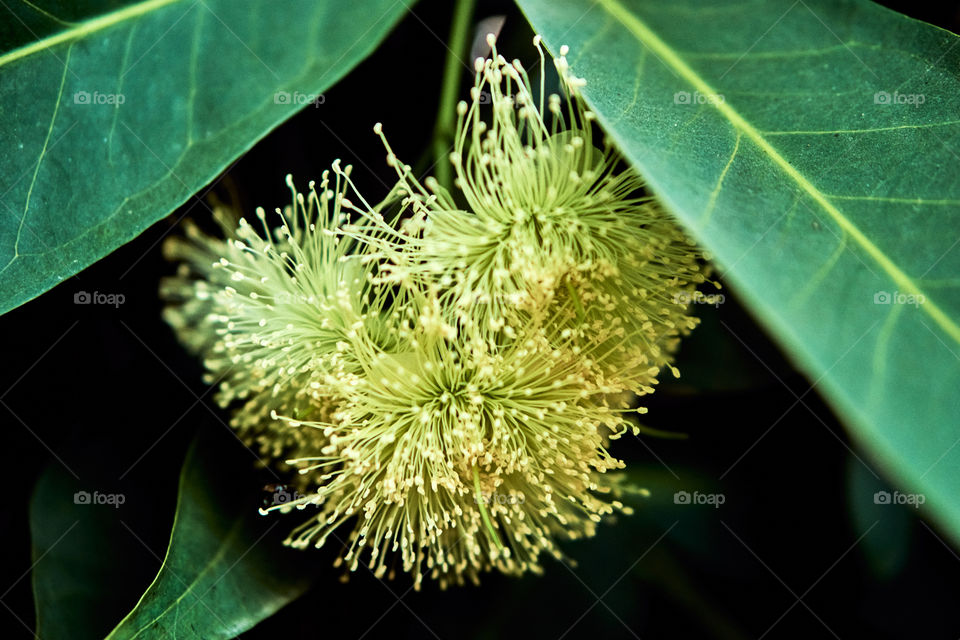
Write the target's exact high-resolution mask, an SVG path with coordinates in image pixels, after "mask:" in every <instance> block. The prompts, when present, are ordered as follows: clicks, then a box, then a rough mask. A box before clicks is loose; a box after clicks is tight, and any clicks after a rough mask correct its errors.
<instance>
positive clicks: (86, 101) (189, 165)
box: [0, 0, 406, 312]
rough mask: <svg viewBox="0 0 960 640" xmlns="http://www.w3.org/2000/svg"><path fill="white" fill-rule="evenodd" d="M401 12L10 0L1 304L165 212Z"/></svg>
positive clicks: (2, 128)
mask: <svg viewBox="0 0 960 640" xmlns="http://www.w3.org/2000/svg"><path fill="white" fill-rule="evenodd" d="M61 5H67V6H61ZM405 8H406V4H405V3H404V2H403V1H402V0H370V1H367V2H362V3H360V2H347V3H344V2H336V1H334V0H286V1H285V2H282V3H271V2H262V1H258V0H198V1H188V0H145V1H141V2H128V3H120V2H116V1H110V0H99V1H97V0H88V1H86V2H82V3H75V4H72V5H71V3H60V2H52V1H49V0H48V1H47V2H40V1H39V0H37V1H35V2H32V3H27V2H13V3H7V4H5V5H4V6H3V7H2V8H0V14H3V17H2V19H0V23H2V24H3V26H2V28H0V147H2V148H3V153H2V154H0V312H4V311H7V310H9V309H11V308H13V307H15V306H17V305H19V304H22V303H23V302H25V301H27V300H30V299H31V298H33V297H34V296H37V295H39V294H40V293H42V292H44V291H46V290H47V289H49V288H50V287H52V286H54V285H55V284H57V283H58V282H60V281H61V280H63V279H64V278H67V277H69V276H71V275H73V274H75V273H77V272H78V271H80V270H81V269H83V268H84V267H86V266H87V265H89V264H91V263H93V262H94V261H95V260H97V259H99V258H101V257H103V256H104V255H106V254H108V253H109V252H110V251H112V250H113V249H115V248H117V247H118V246H120V245H121V244H123V243H124V242H127V241H128V240H130V239H132V238H134V237H135V236H136V235H137V234H138V233H140V232H141V231H143V230H144V229H145V228H146V227H147V226H149V225H150V224H151V223H153V222H155V221H156V220H158V219H160V218H161V217H163V216H165V215H167V214H168V213H170V211H172V210H173V209H174V208H176V207H177V206H178V205H180V204H181V203H183V202H184V201H185V200H186V199H187V198H188V197H190V195H192V194H193V193H195V192H197V191H198V190H199V189H200V188H201V187H202V186H203V185H205V184H207V183H209V182H210V181H211V180H212V179H213V178H214V177H215V176H216V175H217V174H218V173H220V172H221V171H222V170H223V169H224V168H225V167H226V166H227V165H228V164H229V163H230V162H232V161H233V160H234V159H235V158H236V157H237V156H238V155H240V154H241V153H242V152H244V151H245V150H247V149H249V148H250V146H252V145H253V143H254V142H256V141H257V140H258V139H259V138H261V137H262V136H263V135H265V134H266V133H267V132H268V131H269V130H270V129H271V128H273V127H275V126H276V125H277V124H279V123H280V122H283V121H284V120H285V119H287V118H289V117H290V116H291V115H292V114H293V113H294V112H295V111H297V110H298V109H300V108H303V106H304V101H305V100H307V99H309V98H310V97H312V96H314V95H316V94H319V93H320V92H322V91H324V90H326V89H327V88H328V87H330V86H331V85H332V84H333V83H334V82H336V81H337V80H338V79H339V78H340V77H342V76H343V75H344V74H345V73H347V71H349V70H350V69H351V68H352V67H353V66H354V65H356V64H357V62H359V61H360V60H361V59H362V58H363V57H364V56H366V55H367V54H368V53H370V52H371V51H372V50H373V48H374V47H375V46H376V45H377V43H378V42H379V41H380V40H381V39H382V38H383V36H384V35H385V34H386V32H387V31H388V30H389V28H390V27H391V26H392V25H393V24H394V23H395V22H396V21H397V20H398V18H399V17H400V16H401V15H402V14H403V12H404V10H405ZM11 14H12V15H11ZM313 104H315V105H317V106H318V108H322V107H323V105H322V104H321V100H320V99H316V100H315V101H314V102H313Z"/></svg>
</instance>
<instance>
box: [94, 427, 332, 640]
mask: <svg viewBox="0 0 960 640" xmlns="http://www.w3.org/2000/svg"><path fill="white" fill-rule="evenodd" d="M223 441H226V439H225V438H222V439H221V440H217V441H213V440H212V439H211V438H208V437H203V436H201V438H200V439H199V440H198V441H197V442H195V443H194V445H193V446H192V447H191V449H190V452H189V453H188V454H187V460H186V462H185V463H184V465H183V471H182V472H181V475H180V495H179V498H178V500H177V511H176V515H175V516H174V522H173V532H172V533H171V535H170V545H169V547H168V548H167V555H166V557H165V558H164V560H163V566H162V567H161V568H160V572H159V573H158V574H157V577H156V578H155V579H154V581H153V584H151V585H150V588H149V589H147V591H146V593H144V594H143V597H141V598H140V602H138V603H137V606H136V607H135V608H134V609H133V611H131V612H130V613H129V614H128V615H127V617H126V618H124V619H123V621H122V622H121V623H120V624H119V625H117V627H116V628H115V629H114V630H113V631H112V632H111V633H110V635H109V636H108V638H109V639H110V640H122V639H124V638H139V639H140V640H149V639H150V638H173V637H176V638H198V639H200V638H202V639H204V640H207V639H212V638H224V639H226V638H233V637H235V636H237V635H238V634H240V633H243V632H244V631H246V630H247V629H249V628H251V627H253V626H254V625H255V624H257V623H258V622H260V621H261V620H263V619H264V618H267V617H268V616H270V615H272V614H273V613H275V612H276V611H277V610H279V609H280V608H281V607H283V606H284V605H286V604H287V603H289V602H290V601H291V600H293V599H295V598H296V597H298V596H299V595H301V594H302V593H303V592H304V591H305V590H306V588H307V587H308V586H309V583H310V578H311V575H312V574H313V573H314V571H313V569H314V564H313V563H312V562H309V559H307V558H304V554H303V553H302V552H299V551H294V550H292V549H289V548H287V547H284V546H282V545H281V544H280V541H281V540H282V539H283V533H285V532H284V531H281V530H280V529H279V528H282V527H290V526H292V525H290V523H289V522H287V523H284V522H281V521H280V520H277V519H267V518H261V517H260V516H258V515H257V513H256V509H257V502H256V499H255V498H256V494H254V496H253V497H254V499H253V500H251V499H250V498H251V494H250V493H249V492H248V491H244V490H243V487H244V486H245V485H249V482H247V483H245V482H243V481H242V479H243V478H244V477H246V478H248V479H250V478H253V477H254V476H252V475H251V469H250V465H249V464H247V462H248V458H247V457H244V458H243V459H242V460H241V461H240V462H239V463H237V464H233V465H232V466H231V468H229V469H224V468H223V467H222V466H221V465H222V462H223V457H224V452H225V449H226V450H228V449H229V448H230V447H231V446H232V447H233V448H236V446H235V445H236V443H235V442H233V441H232V440H231V441H228V442H226V445H224V444H223ZM271 520H272V522H271ZM275 529H276V530H275Z"/></svg>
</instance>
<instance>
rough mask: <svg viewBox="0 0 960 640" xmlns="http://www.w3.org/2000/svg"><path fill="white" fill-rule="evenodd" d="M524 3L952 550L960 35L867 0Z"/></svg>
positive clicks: (728, 274)
mask: <svg viewBox="0 0 960 640" xmlns="http://www.w3.org/2000/svg"><path fill="white" fill-rule="evenodd" d="M520 4H521V6H522V7H523V9H524V11H525V12H526V14H527V16H528V17H529V19H530V20H531V22H532V24H533V26H534V28H535V29H536V30H537V31H539V32H540V33H541V34H543V36H544V39H545V42H547V44H548V46H549V47H550V48H551V50H552V51H554V52H556V51H558V49H559V47H560V46H561V45H562V44H567V45H569V46H570V49H571V53H570V61H571V63H572V65H573V69H574V71H575V72H576V73H577V74H578V75H580V76H583V77H585V78H586V80H587V85H586V88H585V95H586V97H587V99H588V101H589V102H590V103H591V104H592V105H593V107H594V108H595V110H596V112H597V114H598V116H599V120H600V122H601V123H602V125H603V126H604V127H605V128H606V130H607V131H608V132H609V133H610V134H611V135H612V136H613V137H614V138H615V139H616V141H617V142H618V143H619V145H620V146H621V148H622V149H623V151H624V153H625V154H626V156H627V157H628V158H629V160H630V161H632V162H633V163H634V164H635V166H636V167H637V168H638V169H639V170H640V171H641V173H643V175H644V176H646V178H647V179H648V180H649V183H650V185H651V187H652V189H653V190H654V191H655V192H656V193H657V194H658V195H659V196H660V198H661V199H662V200H663V201H664V202H665V203H666V205H667V206H668V207H669V208H670V209H671V210H672V211H673V212H674V213H675V214H676V215H677V216H678V217H679V219H680V220H681V221H682V222H683V223H684V225H685V226H686V227H687V228H688V229H689V230H690V231H691V232H692V233H693V234H694V235H695V236H696V237H697V238H698V239H699V240H700V241H701V242H702V243H703V244H704V245H705V246H706V247H707V248H708V249H709V250H710V252H711V253H712V254H713V255H714V256H715V258H716V261H717V263H718V264H719V266H720V273H721V274H722V276H723V277H724V278H725V279H726V280H727V281H729V282H730V283H732V285H733V286H734V288H735V289H736V290H737V291H738V292H739V293H740V294H741V296H742V297H743V299H744V300H745V301H746V302H747V303H748V304H749V306H750V307H751V308H752V310H753V312H754V313H755V314H756V315H757V316H758V318H759V319H760V320H761V321H762V322H763V323H764V325H765V326H766V327H767V328H768V329H769V330H770V331H771V332H772V333H773V334H774V335H775V336H776V337H777V339H778V340H779V341H780V343H781V344H782V345H783V346H784V347H785V349H786V350H787V351H788V352H789V353H790V354H791V355H792V356H793V358H794V359H795V361H796V362H797V363H798V365H799V366H801V367H802V368H803V369H804V370H805V371H806V373H807V374H808V375H809V377H810V379H811V381H812V382H813V383H814V385H815V386H816V388H817V389H818V390H820V389H822V390H823V391H824V392H825V395H826V396H827V397H828V398H829V399H830V400H831V401H832V403H833V406H834V407H835V408H836V409H837V410H838V411H839V412H840V413H841V414H842V416H844V418H845V419H846V421H847V422H848V424H849V425H850V427H851V428H852V430H853V432H854V434H855V435H856V436H858V437H859V438H860V439H861V440H862V441H863V442H864V443H865V444H866V445H867V446H868V447H869V449H870V450H871V451H872V453H873V454H874V456H875V457H876V458H877V459H878V460H879V461H880V462H881V463H882V464H883V465H884V467H885V468H886V469H887V470H888V471H889V472H890V473H893V474H894V475H895V476H896V477H897V479H898V480H899V481H900V482H902V483H904V484H905V485H906V486H908V487H910V488H911V489H912V490H914V491H921V492H924V493H925V494H926V496H927V504H928V506H930V507H931V508H932V510H933V512H934V513H935V515H937V516H938V517H939V519H940V521H941V522H942V523H944V524H946V525H947V526H948V527H949V529H950V530H951V532H952V535H953V536H954V539H955V540H960V446H956V445H957V444H958V442H960V395H958V394H957V389H960V360H958V354H960V326H958V315H960V293H958V285H960V249H957V246H958V244H960V242H958V230H960V181H958V180H957V179H956V167H957V161H958V158H960V155H958V152H960V145H958V144H957V143H958V141H960V115H958V114H960V82H958V73H960V46H957V45H958V38H957V37H956V36H955V35H953V34H951V33H949V32H946V31H943V30H941V29H937V28H934V27H932V26H929V25H926V24H923V23H921V22H917V21H914V20H911V19H909V18H906V17H904V16H901V15H899V14H896V13H893V12H891V11H888V10H886V9H883V8H881V7H879V6H877V5H874V4H871V3H869V2H866V1H861V0H844V1H837V0H802V1H799V2H794V1H793V0H778V1H770V0H766V1H762V2H719V1H713V2H708V1H705V0H674V1H672V2H659V1H654V0H598V1H597V2H588V1H587V0H580V1H570V2H553V1H552V0H520ZM919 300H924V302H923V303H922V304H911V302H915V301H919ZM744 410H747V411H749V407H745V408H744ZM796 410H803V409H802V408H798V409H796ZM811 428H820V427H819V426H817V425H816V423H813V425H812V427H811ZM731 462H732V461H731Z"/></svg>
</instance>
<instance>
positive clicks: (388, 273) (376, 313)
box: [162, 36, 704, 586]
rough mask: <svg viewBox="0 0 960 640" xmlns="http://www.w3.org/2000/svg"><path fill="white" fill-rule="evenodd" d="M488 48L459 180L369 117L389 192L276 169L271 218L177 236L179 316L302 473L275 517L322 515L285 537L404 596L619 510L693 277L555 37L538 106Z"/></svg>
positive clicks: (175, 316) (246, 413) (514, 560)
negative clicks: (409, 578) (421, 172)
mask: <svg viewBox="0 0 960 640" xmlns="http://www.w3.org/2000/svg"><path fill="white" fill-rule="evenodd" d="M489 42H490V46H491V49H492V51H493V55H492V57H491V58H489V59H478V60H477V62H476V81H475V84H474V86H473V88H472V90H471V96H470V97H471V100H470V102H461V103H460V104H459V105H458V108H457V114H458V123H457V131H456V140H455V145H454V150H453V153H452V154H451V155H450V161H451V163H452V165H453V168H454V171H455V174H456V180H455V185H454V189H453V190H452V191H450V190H447V189H445V188H443V187H442V186H441V185H440V184H438V183H437V181H436V180H434V179H432V178H428V179H426V180H425V181H423V183H421V182H420V181H419V180H418V179H417V178H416V176H414V175H413V173H412V172H411V169H410V167H409V166H407V165H405V164H403V163H402V162H401V161H400V160H399V159H398V158H397V156H396V155H395V154H394V152H393V151H392V149H391V148H390V145H389V144H388V143H387V140H386V137H385V136H384V134H383V131H382V127H381V126H380V125H379V124H378V125H377V126H376V127H375V132H376V133H377V134H378V135H379V136H380V137H381V138H382V139H383V142H384V145H385V146H386V149H387V153H388V155H387V161H388V164H389V165H391V166H393V167H394V168H395V169H396V173H397V183H396V186H395V187H394V189H393V190H392V191H391V193H390V194H389V195H388V196H387V197H386V198H385V199H384V200H383V201H382V202H380V203H378V204H370V203H369V202H368V201H367V200H366V199H364V198H363V197H362V196H361V195H360V194H359V193H358V192H357V190H356V189H355V188H354V186H353V183H352V181H351V179H350V167H341V166H340V164H339V163H338V162H335V163H334V165H333V168H332V172H325V173H324V175H323V179H322V180H321V182H320V184H319V185H315V184H313V183H311V184H310V187H309V190H308V192H307V195H303V194H300V193H298V192H297V191H296V189H295V188H294V185H293V182H292V180H291V179H289V178H288V183H289V185H290V187H291V190H292V191H293V194H294V195H293V203H292V205H291V206H289V207H288V208H286V209H285V210H282V211H281V210H279V209H278V210H277V212H276V220H277V221H278V223H279V226H277V227H276V228H273V229H271V225H270V224H269V223H268V222H267V219H268V217H267V215H266V214H265V212H264V211H263V210H258V211H257V217H258V218H259V221H260V222H259V227H260V230H259V231H258V230H256V229H255V228H254V227H253V226H252V225H251V224H249V223H248V222H246V221H245V220H242V219H241V220H239V221H236V220H235V219H233V218H232V217H231V215H230V214H229V213H228V212H226V211H224V210H219V209H218V211H217V215H216V219H217V221H218V222H219V224H220V227H221V234H219V235H217V236H212V235H208V234H205V233H203V232H201V231H199V230H198V229H197V228H196V227H195V226H194V225H188V227H187V231H186V235H185V237H184V238H174V239H171V240H170V241H168V242H167V244H166V245H165V249H166V252H167V255H168V257H169V258H171V259H173V260H176V261H179V262H180V267H179V271H178V272H177V275H176V276H175V277H173V278H170V279H168V280H167V281H165V283H164V285H163V289H162V293H163V295H164V296H165V297H166V299H167V300H168V302H169V305H168V307H167V310H166V318H167V320H168V322H169V323H170V324H171V325H172V326H173V327H174V329H175V330H176V331H177V333H178V335H179V336H180V338H181V340H182V341H183V342H184V344H186V345H187V346H188V347H189V348H191V349H193V350H194V351H196V352H198V353H199V354H200V355H202V357H203V358H204V363H205V366H206V369H207V376H208V378H209V382H210V383H213V384H218V385H219V393H218V401H219V402H220V403H221V404H222V405H223V406H224V407H227V406H231V407H234V408H235V410H234V413H233V418H232V424H233V426H234V427H235V428H236V429H237V430H238V431H239V432H240V433H241V435H242V436H243V437H244V438H246V439H247V440H248V441H251V442H256V443H258V444H259V446H260V448H261V450H262V451H263V452H264V453H265V454H267V455H268V456H269V457H270V458H271V459H275V460H284V461H286V462H287V463H288V464H290V465H292V466H294V467H296V468H297V469H298V471H299V481H298V482H299V484H298V488H299V489H300V492H299V497H298V498H297V499H296V500H294V501H293V502H291V503H287V504H283V505H277V506H275V507H273V509H277V510H280V511H284V512H286V511H291V510H294V509H297V510H301V511H304V512H308V513H310V515H311V517H310V518H309V519H308V520H307V521H306V522H304V523H303V524H302V525H301V526H300V527H298V528H297V529H296V530H294V531H293V533H292V534H291V536H290V537H289V539H288V543H289V544H291V545H293V546H297V547H305V546H309V545H314V546H317V547H319V546H321V545H323V544H324V543H325V542H326V541H327V540H328V538H329V537H331V536H333V537H334V538H335V540H337V542H338V544H340V545H341V546H342V547H343V553H342V555H341V561H342V562H344V563H346V565H347V567H348V568H349V569H350V570H355V569H357V567H358V566H361V565H363V566H368V567H369V568H370V569H371V570H372V571H373V572H374V573H375V574H376V575H378V576H382V575H385V574H386V573H387V572H388V571H391V569H390V567H392V566H394V563H393V562H392V558H393V557H394V556H395V555H397V554H399V559H400V564H401V566H402V568H403V570H404V571H408V572H411V573H412V574H413V575H414V580H415V583H414V584H415V585H416V586H419V585H420V583H421V581H422V579H423V576H424V575H430V576H432V577H435V578H437V579H438V580H439V581H440V582H441V584H447V583H451V582H453V583H462V582H463V581H464V579H465V578H466V579H470V580H473V581H476V579H477V577H478V575H479V574H480V573H481V572H483V571H487V570H491V569H498V570H501V571H503V572H505V573H510V574H519V573H522V572H525V571H538V570H539V569H540V556H541V554H543V553H547V554H549V555H553V556H556V557H561V552H560V550H559V548H558V547H557V544H556V543H557V541H558V540H559V539H573V538H578V537H582V536H590V535H592V534H593V533H594V531H595V527H596V524H597V523H599V522H600V521H601V520H602V518H603V517H604V516H606V515H608V514H612V513H614V512H616V511H621V512H628V511H629V508H628V507H626V506H625V505H624V504H623V503H622V502H621V500H620V497H621V494H622V492H623V491H624V490H626V488H625V487H623V486H621V484H620V479H619V476H618V474H615V473H607V472H609V471H613V470H616V469H620V468H622V467H623V463H622V462H621V461H619V460H617V459H616V458H614V457H612V456H611V455H610V453H609V452H608V447H609V445H610V441H611V440H612V439H615V438H616V437H618V436H620V435H622V434H623V433H625V432H627V431H628V430H629V429H631V428H634V429H635V428H636V427H635V426H634V423H633V422H632V418H631V415H632V414H634V413H637V412H643V411H644V409H642V408H635V407H633V403H634V402H635V401H634V397H635V396H636V395H643V394H647V393H651V392H652V391H653V385H655V384H656V382H657V375H658V374H659V372H660V371H661V369H663V368H668V367H669V368H670V369H671V370H672V371H673V373H674V374H676V373H677V372H676V370H675V369H673V367H672V365H671V364H670V362H671V352H672V351H673V350H674V348H675V345H676V343H677V341H678V340H679V338H680V337H681V336H682V335H683V334H685V333H686V332H687V331H689V330H690V329H692V328H693V327H694V326H695V324H696V322H695V320H694V319H693V318H691V317H690V316H688V315H687V309H686V306H687V305H686V301H688V300H690V299H691V295H690V294H691V293H692V292H693V290H694V288H695V287H696V285H697V284H698V283H701V282H703V281H704V276H703V273H702V269H701V267H700V255H699V254H698V252H697V250H696V249H695V248H694V247H693V246H692V245H691V244H690V242H689V241H688V240H687V239H686V237H685V236H684V234H683V233H682V232H681V231H680V230H679V229H678V228H677V227H676V226H675V224H674V223H673V222H672V221H671V220H670V219H669V218H668V216H667V215H666V214H665V213H664V212H663V211H662V210H661V209H660V208H659V207H658V206H657V204H656V203H655V202H654V201H653V200H651V199H649V198H647V197H643V196H642V195H640V194H641V193H642V187H643V185H642V182H641V180H640V178H639V176H638V175H637V174H636V173H635V172H634V171H633V170H632V169H630V168H628V167H624V166H623V163H622V160H621V158H620V156H619V155H618V153H617V152H616V150H615V149H614V148H613V147H612V145H611V144H610V143H609V142H608V141H607V140H605V139H604V138H603V137H602V135H600V134H599V132H598V129H597V128H596V124H595V122H594V120H595V118H594V114H593V113H592V112H591V111H590V110H589V109H588V108H587V107H586V106H585V104H584V102H583V100H582V98H581V97H580V93H579V90H580V87H581V86H582V85H583V84H584V82H583V80H582V79H580V78H577V77H575V76H573V75H572V74H571V73H570V70H569V68H568V65H567V61H566V53H567V52H566V48H563V49H561V51H560V56H559V58H557V60H556V62H555V64H556V68H557V71H558V72H559V77H560V81H561V85H562V88H563V92H564V94H565V96H564V98H561V96H558V95H550V96H548V97H546V100H544V98H545V96H544V93H545V92H544V80H543V75H542V74H541V78H540V83H539V93H535V92H534V89H533V87H532V86H531V83H530V81H529V78H528V76H527V73H526V72H525V70H524V68H523V67H522V65H521V64H520V63H519V62H518V61H513V62H508V61H507V60H506V59H504V58H503V57H502V56H500V55H499V54H498V52H497V49H496V43H495V41H494V40H493V37H492V36H491V37H490V38H489ZM534 44H535V45H536V47H537V50H538V51H539V52H540V58H541V63H543V62H544V55H543V52H542V49H541V48H540V42H539V38H538V39H535V41H534ZM488 103H489V108H487V104H488ZM488 112H489V113H488ZM345 523H352V524H350V525H348V526H352V528H351V529H348V530H347V532H346V533H342V532H343V531H344V528H342V527H341V525H344V524H345ZM341 536H342V538H341Z"/></svg>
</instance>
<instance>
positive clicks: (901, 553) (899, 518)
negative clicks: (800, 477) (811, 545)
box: [846, 456, 914, 580]
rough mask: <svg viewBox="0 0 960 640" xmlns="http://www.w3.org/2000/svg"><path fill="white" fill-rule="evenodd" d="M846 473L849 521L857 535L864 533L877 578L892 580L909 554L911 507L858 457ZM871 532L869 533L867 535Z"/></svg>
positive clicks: (863, 547)
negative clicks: (900, 502)
mask: <svg viewBox="0 0 960 640" xmlns="http://www.w3.org/2000/svg"><path fill="white" fill-rule="evenodd" d="M846 476H847V479H846V482H847V501H848V503H849V505H850V524H851V525H852V526H853V533H854V535H856V536H861V535H863V539H862V540H861V543H860V551H861V553H863V555H864V556H865V557H866V560H867V566H868V567H869V569H870V571H871V572H872V573H873V575H874V576H875V577H876V578H879V579H881V580H890V579H892V578H894V577H896V576H897V574H899V573H900V572H901V571H902V570H903V569H904V567H906V565H907V560H908V558H909V557H910V542H911V540H912V539H913V529H914V515H913V514H912V513H911V512H910V509H911V508H912V507H909V506H906V505H905V504H898V503H897V502H896V501H895V500H894V497H895V496H897V497H898V496H899V494H898V493H897V492H896V491H894V490H893V489H892V488H891V487H890V486H889V485H888V484H887V483H886V482H884V481H883V480H882V479H880V478H879V477H877V476H876V475H874V474H873V473H872V472H871V470H870V469H868V468H867V467H866V465H864V464H863V462H862V461H860V460H858V459H857V458H856V457H855V456H849V457H848V459H847V470H846ZM868 531H869V535H864V533H865V532H868Z"/></svg>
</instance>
